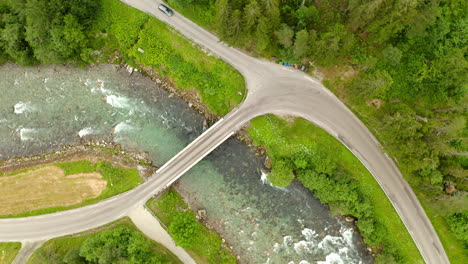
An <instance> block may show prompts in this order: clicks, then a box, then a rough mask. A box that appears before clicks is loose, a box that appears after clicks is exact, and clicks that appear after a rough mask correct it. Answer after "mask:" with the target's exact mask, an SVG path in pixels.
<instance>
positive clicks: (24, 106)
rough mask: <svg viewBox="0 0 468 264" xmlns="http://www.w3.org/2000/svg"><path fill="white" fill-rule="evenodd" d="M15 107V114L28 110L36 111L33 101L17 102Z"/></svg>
mask: <svg viewBox="0 0 468 264" xmlns="http://www.w3.org/2000/svg"><path fill="white" fill-rule="evenodd" d="M14 108H15V111H14V112H15V114H23V113H26V112H34V111H35V108H34V107H33V105H32V104H31V102H21V101H20V102H18V103H17V104H15V106H14Z"/></svg>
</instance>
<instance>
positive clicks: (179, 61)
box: [0, 0, 468, 263]
mask: <svg viewBox="0 0 468 264" xmlns="http://www.w3.org/2000/svg"><path fill="white" fill-rule="evenodd" d="M103 2H105V3H106V8H103V7H101V4H102V3H103ZM115 2H117V1H104V0H103V1H93V0H69V1H61V0H50V1H41V0H16V1H10V0H0V63H3V62H7V61H10V62H15V63H18V64H20V65H24V66H28V65H35V64H38V63H44V64H50V63H52V64H64V63H69V64H70V63H72V64H73V63H74V64H77V65H85V64H87V63H95V62H96V61H97V60H96V57H97V56H96V54H102V53H106V52H107V53H112V52H114V51H115V50H120V51H121V52H122V57H123V61H118V62H127V63H129V62H133V61H139V62H143V63H144V64H145V65H146V66H151V67H155V68H158V69H159V68H161V66H166V65H168V67H167V68H165V69H163V70H161V71H160V73H162V74H168V75H169V76H171V77H172V78H173V79H174V80H175V83H176V85H177V84H179V83H180V84H181V86H182V87H195V88H197V90H198V91H199V92H200V94H201V95H202V99H203V100H204V102H205V103H207V105H208V106H209V107H210V109H211V110H212V111H213V112H215V113H217V114H225V113H227V112H228V111H229V109H230V107H232V104H233V102H239V100H240V99H241V98H242V96H238V95H237V94H238V92H239V91H240V90H236V89H238V88H236V86H238V85H239V83H240V79H239V78H240V77H238V76H236V75H235V74H234V73H232V74H229V76H231V77H229V76H228V77H227V79H226V78H224V77H218V76H223V74H222V73H223V72H226V71H230V69H227V68H223V67H222V66H219V67H217V68H216V70H212V71H211V72H210V73H209V74H208V75H207V76H210V78H202V79H200V78H198V79H197V78H193V79H192V78H190V77H191V76H198V75H200V73H204V72H205V71H210V70H211V69H212V67H211V66H210V65H208V66H205V65H197V63H196V62H193V58H191V57H190V56H187V54H188V53H191V52H194V51H192V50H188V49H187V50H184V51H183V52H181V53H180V54H173V53H175V52H178V51H177V49H175V48H174V47H172V48H168V46H167V45H170V43H173V42H174V41H173V40H172V39H169V37H168V36H165V35H163V34H161V35H159V36H158V37H154V34H156V31H155V30H152V29H151V28H146V27H147V26H148V25H152V26H153V27H158V26H160V25H159V24H158V22H157V21H152V22H147V21H148V18H147V16H145V15H141V16H140V15H133V14H132V15H128V14H130V13H131V12H130V11H127V10H124V12H122V10H123V9H117V7H116V4H115V5H114V3H115ZM167 2H168V3H169V5H170V6H171V7H173V8H175V9H176V10H178V11H180V12H181V13H182V14H184V15H186V16H187V17H189V18H190V19H191V20H193V21H195V22H196V23H198V24H200V25H201V26H204V27H206V28H207V29H209V30H211V31H213V32H215V33H216V34H217V35H218V36H219V37H220V38H221V39H222V40H223V41H224V42H226V43H228V44H230V45H232V46H235V47H238V48H241V49H243V50H245V51H246V52H248V53H249V54H251V55H253V56H258V57H264V58H268V59H272V60H275V61H279V60H282V61H289V62H292V63H301V64H305V65H308V66H310V69H311V70H310V73H311V74H316V75H317V76H319V75H323V78H324V80H323V83H324V84H325V85H326V86H327V87H328V88H329V89H330V90H332V91H333V92H334V93H335V94H336V95H337V96H338V97H339V98H340V99H341V100H342V101H343V102H344V103H345V104H347V105H348V107H349V108H350V109H351V110H352V111H354V112H355V114H356V115H357V116H358V117H359V118H360V119H361V120H362V121H363V122H364V123H365V124H366V125H367V127H368V128H369V129H370V130H371V132H372V133H373V134H374V135H375V136H376V137H377V138H378V140H379V141H380V142H381V144H382V145H383V148H384V151H386V152H387V153H388V154H389V155H390V156H391V157H392V158H393V159H394V160H395V162H396V163H397V165H398V166H399V168H400V170H401V171H402V173H403V175H404V177H405V178H406V180H407V181H408V182H409V183H410V184H411V186H412V187H413V189H414V191H415V192H416V194H417V195H418V197H419V199H420V201H421V203H422V204H423V206H424V208H425V209H426V212H427V213H428V216H429V217H430V219H431V221H432V222H433V225H434V227H435V228H436V230H438V233H439V236H440V237H441V240H442V242H443V243H444V246H446V247H447V245H448V244H450V245H452V244H453V245H454V248H455V249H453V250H451V251H449V252H447V253H448V254H449V255H454V256H455V255H456V254H458V255H460V256H465V257H466V252H467V248H468V230H467V228H466V227H467V226H468V217H467V215H468V213H467V210H468V209H467V191H468V181H467V177H466V176H467V168H468V145H467V134H468V129H467V125H466V119H467V111H466V106H467V105H468V96H467V90H468V83H467V80H468V62H467V60H466V57H467V47H468V45H467V40H468V18H467V12H468V2H467V1H464V0H423V1H418V0H385V1H383V0H340V1H338V0H284V1H278V0H167ZM112 8H115V9H112ZM101 9H106V10H108V11H106V12H108V13H104V15H105V16H106V17H105V18H106V19H104V18H103V17H102V16H103V14H102V13H101V14H99V12H98V11H99V10H101ZM117 11H118V12H119V17H116V16H115V15H114V16H112V12H114V13H115V12H117ZM126 15H128V16H129V17H128V18H131V21H132V23H126V22H125V20H124V19H121V18H120V16H126ZM100 16H101V17H100ZM103 21H105V23H103ZM126 21H129V20H126ZM109 25H112V26H109ZM142 28H143V29H142ZM107 35H109V36H110V37H106V36H107ZM114 42H115V43H117V44H112V43H114ZM136 43H139V45H143V46H145V48H148V49H151V50H161V51H163V53H162V54H164V55H163V56H154V57H144V56H142V55H141V54H138V52H137V51H136V47H137V45H135V44H136ZM109 46H110V48H109ZM217 63H218V62H213V64H214V65H217ZM168 71H172V72H179V73H175V74H174V73H173V74H172V75H170V74H169V73H168ZM212 76H215V77H213V78H211V77H212ZM223 78H224V79H223ZM199 79H200V80H199ZM187 80H190V81H187ZM207 80H208V81H207ZM177 81H179V83H177ZM209 81H212V82H209ZM213 87H215V89H213ZM241 90H242V89H241ZM236 96H237V97H236ZM265 133H266V132H265ZM263 137H266V135H263ZM258 141H259V142H266V141H265V140H263V141H262V140H258ZM264 144H266V143H264ZM271 151H275V150H273V149H272V150H271ZM268 154H269V155H271V156H273V157H274V156H278V155H275V153H268ZM288 159H289V160H292V159H293V157H289V158H288ZM273 165H274V166H273V176H274V177H275V179H274V180H273V181H276V183H278V184H279V185H287V184H288V183H289V182H290V181H291V180H292V179H293V178H299V179H300V180H302V181H303V182H304V184H305V185H306V186H307V185H308V183H310V182H312V181H311V180H310V179H315V180H316V181H320V182H321V183H322V184H321V186H322V187H323V186H330V185H333V183H334V182H343V186H348V187H347V188H344V187H343V188H344V189H343V192H349V193H355V190H357V189H356V188H357V187H356V186H355V184H354V183H352V184H351V183H350V182H349V181H348V180H346V178H340V175H339V174H337V175H334V174H333V173H331V172H332V171H329V172H327V171H321V170H317V169H314V170H311V169H307V168H308V167H307V166H305V165H304V164H301V162H299V163H298V164H295V163H294V162H286V161H284V160H283V161H281V160H280V159H278V160H277V162H276V163H274V164H273ZM297 168H299V170H298V169H297ZM324 175H328V176H327V177H328V178H327V177H325V176H324ZM343 177H344V176H343ZM311 189H312V191H313V192H316V193H320V192H322V193H323V194H324V195H325V194H326V192H323V190H322V189H320V190H319V189H315V190H314V188H311ZM331 198H333V197H331ZM331 198H330V199H331ZM357 199H358V198H357ZM359 199H360V198H359ZM356 201H358V200H356ZM342 202H346V201H342ZM352 205H353V206H354V204H352ZM348 207H349V208H348V209H349V210H350V211H351V212H352V211H353V210H357V209H353V207H352V206H351V205H349V206H348ZM359 213H361V214H362V215H363V216H366V217H367V215H365V211H363V212H356V214H359ZM362 231H363V232H364V233H366V231H365V230H362ZM371 233H372V232H371ZM452 237H456V240H457V241H455V240H453V239H452ZM457 243H458V244H457ZM455 244H457V245H455ZM460 252H461V253H460ZM463 252H465V253H463ZM449 257H451V259H452V258H454V259H456V260H460V258H457V257H453V256H449ZM452 261H453V260H452ZM455 263H456V262H455Z"/></svg>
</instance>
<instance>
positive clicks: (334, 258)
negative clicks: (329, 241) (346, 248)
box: [317, 252, 345, 264]
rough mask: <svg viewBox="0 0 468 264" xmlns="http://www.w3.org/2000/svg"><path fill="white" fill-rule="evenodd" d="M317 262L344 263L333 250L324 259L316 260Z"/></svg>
mask: <svg viewBox="0 0 468 264" xmlns="http://www.w3.org/2000/svg"><path fill="white" fill-rule="evenodd" d="M317 264H345V262H344V261H343V259H341V257H340V255H338V254H336V253H334V252H333V253H330V254H328V255H327V256H326V257H325V261H317Z"/></svg>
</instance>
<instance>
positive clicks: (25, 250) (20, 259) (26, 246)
mask: <svg viewBox="0 0 468 264" xmlns="http://www.w3.org/2000/svg"><path fill="white" fill-rule="evenodd" d="M44 242H45V241H43V240H35V241H22V242H21V250H20V251H19V252H18V255H16V257H15V259H14V260H13V262H12V263H11V264H23V263H26V262H27V261H28V259H29V258H30V257H31V255H32V254H33V253H34V251H35V250H36V249H38V248H40V247H41V246H42V244H44Z"/></svg>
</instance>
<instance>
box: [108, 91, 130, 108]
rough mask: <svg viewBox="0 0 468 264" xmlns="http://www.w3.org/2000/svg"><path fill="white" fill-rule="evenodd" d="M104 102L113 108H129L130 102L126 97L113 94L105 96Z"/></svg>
mask: <svg viewBox="0 0 468 264" xmlns="http://www.w3.org/2000/svg"><path fill="white" fill-rule="evenodd" d="M106 103H108V104H110V105H112V106H113V107H115V108H124V109H129V108H130V104H129V103H128V98H126V97H122V96H118V95H114V94H112V95H108V96H106Z"/></svg>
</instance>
